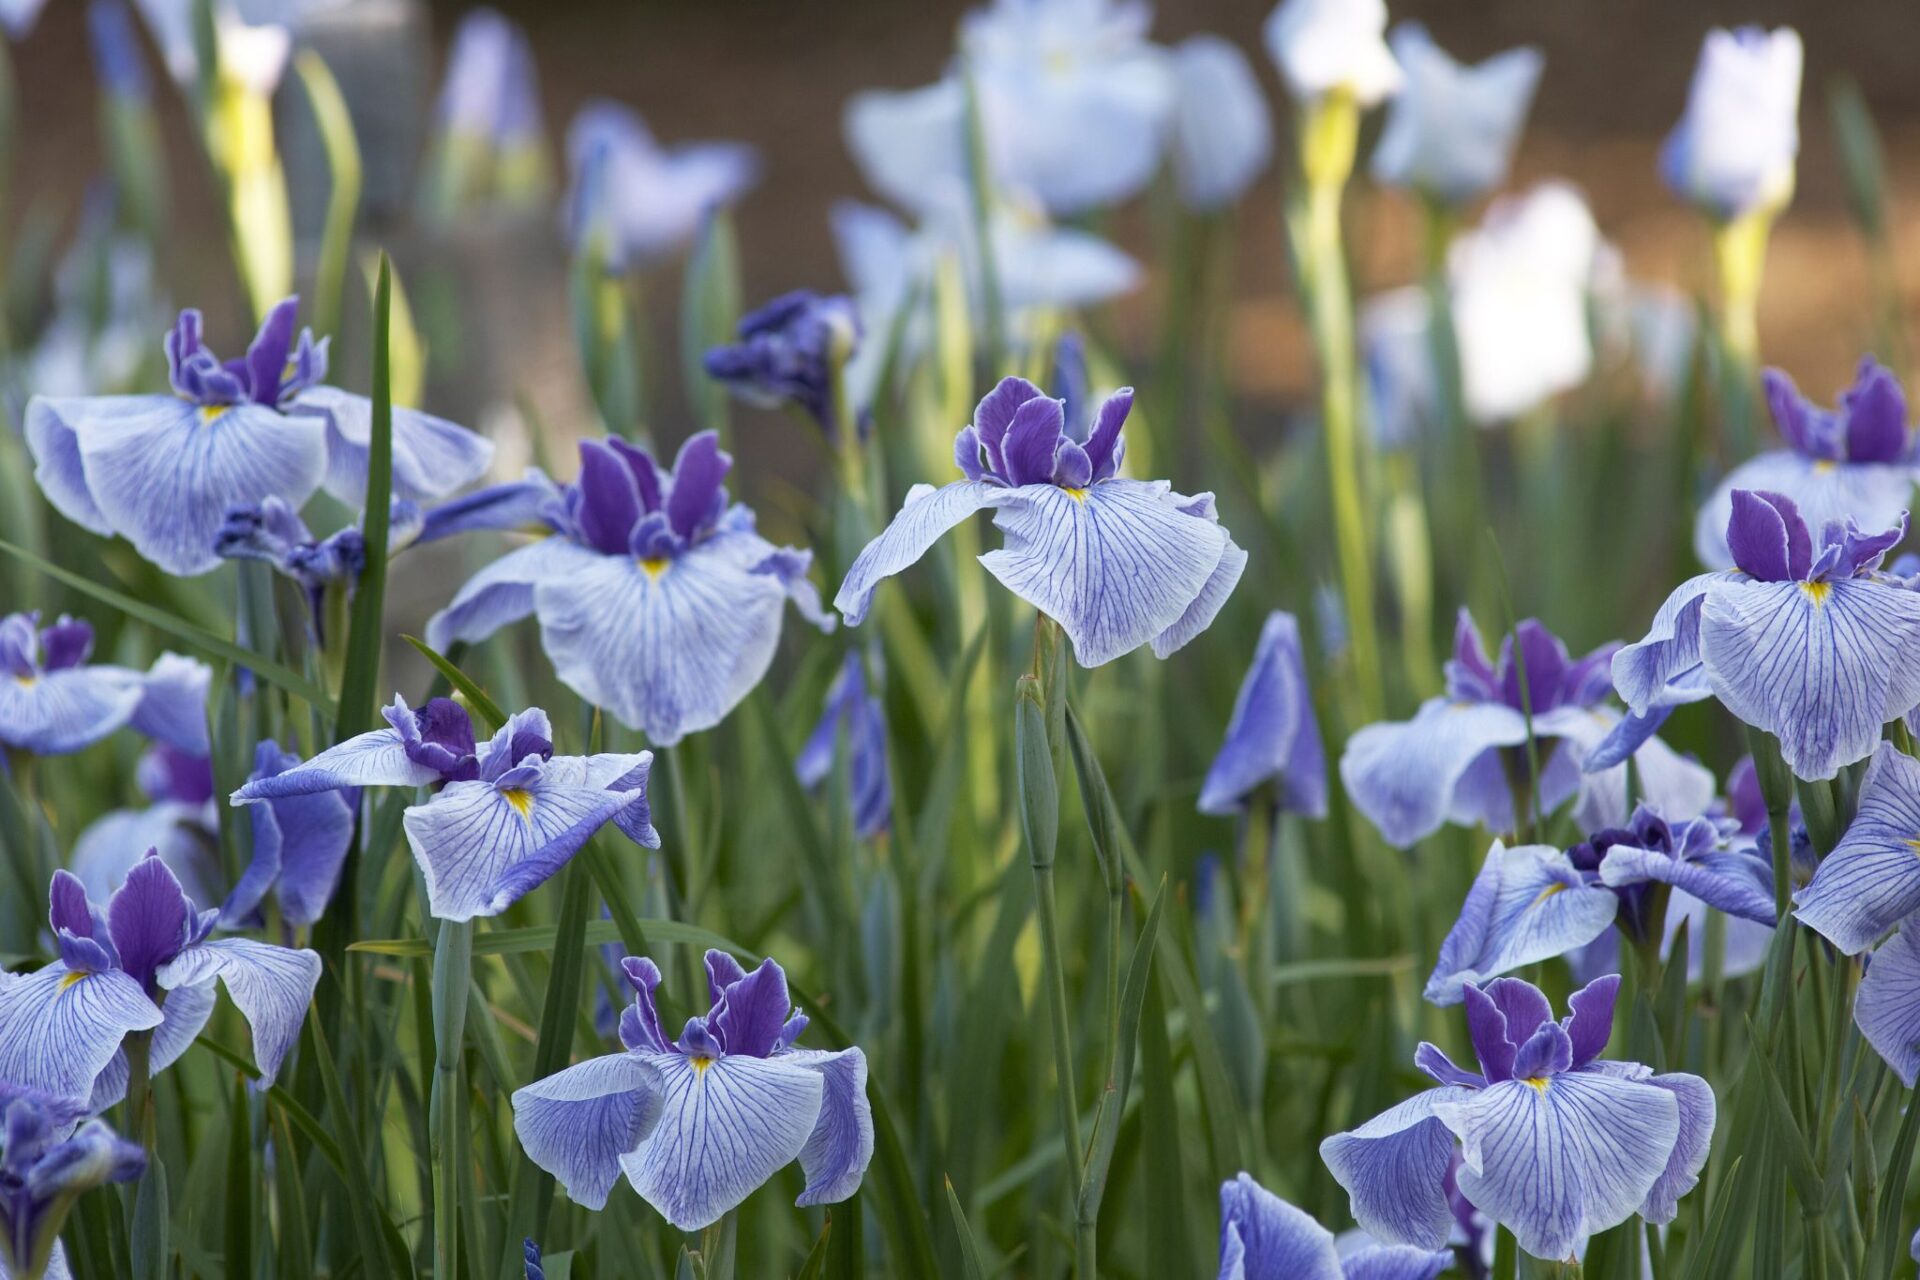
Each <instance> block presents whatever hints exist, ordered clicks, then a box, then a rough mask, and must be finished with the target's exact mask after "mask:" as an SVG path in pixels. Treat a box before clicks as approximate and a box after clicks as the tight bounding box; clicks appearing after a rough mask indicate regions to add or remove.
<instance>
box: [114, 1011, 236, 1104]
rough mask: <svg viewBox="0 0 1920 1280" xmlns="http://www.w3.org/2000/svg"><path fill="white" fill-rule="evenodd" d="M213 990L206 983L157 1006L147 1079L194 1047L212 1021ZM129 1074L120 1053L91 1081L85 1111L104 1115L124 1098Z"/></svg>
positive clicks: (127, 1065)
mask: <svg viewBox="0 0 1920 1280" xmlns="http://www.w3.org/2000/svg"><path fill="white" fill-rule="evenodd" d="M213 988H214V984H213V982H212V981H211V980H208V981H206V982H202V983H198V984H196V985H194V986H191V987H181V988H180V989H179V990H177V991H169V992H167V996H166V999H165V1000H163V1001H161V1002H160V1017H161V1022H160V1025H159V1026H157V1027H155V1028H154V1029H153V1042H152V1043H151V1044H150V1045H148V1046H147V1075H148V1076H149V1077H150V1078H151V1077H153V1076H157V1075H159V1074H160V1073H161V1072H162V1071H165V1070H166V1069H167V1068H168V1067H170V1066H172V1065H173V1064H174V1063H176V1062H178V1061H179V1060H180V1056H181V1055H182V1054H184V1053H186V1051H187V1050H188V1049H191V1048H192V1047H193V1042H194V1041H195V1040H196V1039H198V1038H199V1036H200V1033H201V1032H202V1031H204V1030H206V1026H207V1021H208V1019H210V1018H212V1017H213V1006H214V1005H215V1003H217V1001H218V998H219V997H218V994H217V993H216V992H215V991H214V989H213ZM131 1074H132V1073H131V1069H130V1067H129V1064H128V1062H127V1051H126V1050H125V1049H122V1050H120V1051H119V1052H118V1053H115V1054H114V1055H113V1061H112V1062H109V1063H108V1064H107V1065H106V1068H105V1069H104V1070H102V1071H101V1072H100V1074H99V1075H97V1076H95V1077H94V1078H93V1099H92V1101H91V1102H89V1103H88V1104H87V1109H88V1110H90V1111H95V1112H100V1111H105V1110H106V1109H107V1108H108V1107H111V1106H112V1105H114V1104H115V1103H116V1102H119V1101H120V1100H121V1099H122V1098H124V1097H126V1096H127V1078H128V1076H129V1075H131Z"/></svg>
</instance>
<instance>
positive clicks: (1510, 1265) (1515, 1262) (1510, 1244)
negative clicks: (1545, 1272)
mask: <svg viewBox="0 0 1920 1280" xmlns="http://www.w3.org/2000/svg"><path fill="white" fill-rule="evenodd" d="M1519 1270H1520V1242H1519V1241H1517V1240H1515V1239H1514V1238H1513V1233H1512V1232H1511V1231H1508V1230H1507V1229H1506V1228H1505V1227H1501V1226H1496V1227H1494V1229H1493V1280H1514V1277H1515V1276H1516V1275H1517V1274H1518V1273H1519Z"/></svg>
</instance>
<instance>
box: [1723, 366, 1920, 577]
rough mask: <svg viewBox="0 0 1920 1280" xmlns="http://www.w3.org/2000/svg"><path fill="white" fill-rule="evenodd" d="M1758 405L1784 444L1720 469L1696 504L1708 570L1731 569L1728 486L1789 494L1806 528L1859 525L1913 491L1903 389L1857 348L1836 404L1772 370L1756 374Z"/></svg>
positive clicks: (1885, 519) (1903, 504)
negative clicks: (1807, 393)
mask: <svg viewBox="0 0 1920 1280" xmlns="http://www.w3.org/2000/svg"><path fill="white" fill-rule="evenodd" d="M1761 381H1762V383H1763V384H1764V386H1765V389H1766V399H1767V408H1768V409H1769V410H1770V411H1771V413H1772V415H1773V422H1774V425H1775V426H1776V427H1777V428H1779V431H1780V435H1781V436H1782V437H1783V438H1784V439H1785V441H1786V444H1787V447H1786V448H1784V449H1774V450H1770V451H1769V452H1766V453H1762V454H1760V455H1759V456H1757V457H1754V458H1749V459H1748V460H1747V461H1745V462H1743V463H1741V464H1740V465H1739V466H1737V467H1735V468H1734V469H1733V470H1732V471H1730V472H1728V473H1727V476H1726V478H1725V479H1724V480H1722V481H1721V482H1720V484H1719V486H1718V487H1717V488H1716V489H1715V490H1714V491H1713V496H1712V497H1710V498H1708V499H1707V501H1706V502H1705V503H1704V504H1703V505H1702V506H1701V508H1700V512H1699V514H1698V516H1696V517H1695V520H1694V527H1693V548H1694V554H1695V555H1697V556H1698V557H1699V558H1700V563H1701V564H1703V565H1705V566H1706V567H1707V568H1709V569H1731V568H1733V567H1734V556H1733V551H1732V549H1731V547H1730V546H1729V545H1728V542H1727V522H1728V520H1729V519H1730V518H1731V517H1732V515H1733V493H1734V490H1736V489H1752V490H1756V491H1764V492H1769V493H1781V494H1785V495H1786V496H1787V497H1789V498H1791V499H1792V500H1793V503H1794V506H1795V507H1797V508H1798V509H1799V511H1800V517H1801V519H1803V520H1805V521H1806V522H1807V528H1809V529H1811V530H1813V531H1814V532H1815V533H1818V532H1819V531H1820V530H1821V529H1823V528H1825V527H1826V525H1827V523H1828V522H1829V521H1837V522H1839V523H1840V524H1842V525H1844V524H1845V523H1846V522H1847V521H1849V520H1851V521H1853V522H1854V523H1855V524H1857V525H1859V526H1860V527H1861V528H1863V529H1885V528H1887V527H1888V526H1890V525H1893V524H1897V523H1899V520H1900V516H1901V514H1902V513H1903V512H1904V511H1906V509H1907V507H1908V504H1909V502H1910V500H1911V498H1912V496H1913V477H1914V471H1913V461H1914V459H1913V436H1912V432H1911V430H1910V428H1909V426H1908V423H1907V395H1906V392H1905V391H1904V390H1903V389H1902V388H1901V386H1900V379H1899V377H1898V376H1896V375H1895V374H1894V372H1893V371H1892V370H1891V369H1888V368H1887V367H1886V366H1885V365H1883V364H1881V363H1880V362H1879V361H1877V360H1875V359H1874V358H1873V357H1872V356H1864V357H1862V358H1861V361H1860V368H1859V372H1858V373H1856V374H1855V375H1854V379H1853V385H1852V386H1851V387H1849V388H1848V389H1847V390H1845V391H1843V392H1841V393H1840V399H1839V404H1838V405H1837V407H1835V408H1832V409H1828V408H1824V407H1822V406H1820V405H1816V404H1813V403H1812V402H1810V401H1808V400H1807V399H1806V398H1805V397H1804V396H1802V395H1801V394H1800V391H1799V389H1798V388H1797V387H1795V386H1794V385H1793V379H1792V378H1790V377H1788V376H1787V375H1786V374H1785V373H1783V372H1781V371H1780V370H1778V369H1768V370H1767V371H1766V372H1765V373H1763V374H1762V375H1761Z"/></svg>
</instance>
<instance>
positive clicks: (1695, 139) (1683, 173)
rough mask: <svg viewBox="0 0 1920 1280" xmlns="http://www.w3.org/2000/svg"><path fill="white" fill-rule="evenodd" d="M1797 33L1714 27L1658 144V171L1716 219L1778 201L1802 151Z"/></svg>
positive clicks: (1789, 190)
mask: <svg viewBox="0 0 1920 1280" xmlns="http://www.w3.org/2000/svg"><path fill="white" fill-rule="evenodd" d="M1800 64H1801V48H1800V35H1799V33H1798V32H1796V31H1795V30H1794V29H1793V28H1792V27H1780V28H1778V29H1776V30H1774V31H1772V32H1768V31H1765V30H1763V29H1761V28H1759V27H1741V28H1740V29H1739V30H1737V31H1724V30H1718V29H1716V30H1713V31H1709V32H1708V33H1707V40H1706V43H1705V44H1704V45H1703V46H1701V49H1700V62H1699V64H1698V65H1697V66H1695V68H1694V72H1693V86H1692V88H1691V89H1690V90H1689V91H1688V93H1687V111H1686V114H1685V115H1684V116H1682V117H1681V118H1680V123H1679V124H1677V125H1675V126H1674V129H1673V132H1672V133H1670V134H1668V135H1667V140H1666V142H1665V143H1664V144H1663V145H1662V146H1661V149H1660V174H1661V177H1662V178H1664V179H1665V180H1666V183H1667V185H1668V186H1669V187H1671V188H1673V190H1674V192H1675V193H1676V194H1677V195H1679V196H1681V197H1682V198H1683V199H1686V200H1690V201H1692V202H1693V203H1695V204H1697V205H1700V206H1701V207H1703V208H1705V209H1706V210H1707V211H1708V212H1710V213H1712V214H1714V215H1715V216H1716V217H1720V218H1736V217H1738V216H1740V215H1741V214H1743V213H1748V212H1751V211H1753V210H1756V209H1761V208H1768V207H1778V206H1780V205H1784V204H1785V203H1786V202H1787V200H1788V199H1789V198H1790V197H1791V196H1792V195H1793V163H1794V157H1795V156H1796V155H1797V154H1798V153H1799V150H1800V126H1799V121H1798V116H1799V111H1800Z"/></svg>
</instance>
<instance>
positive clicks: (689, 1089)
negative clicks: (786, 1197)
mask: <svg viewBox="0 0 1920 1280" xmlns="http://www.w3.org/2000/svg"><path fill="white" fill-rule="evenodd" d="M622 967H623V968H624V970H625V972H626V977H627V981H628V982H629V983H630V984H631V985H632V986H633V989H634V992H635V995H634V1002H633V1004H632V1005H631V1006H630V1007H629V1008H628V1009H627V1010H626V1011H625V1012H624V1013H623V1014H622V1015H621V1017H620V1043H621V1044H622V1045H623V1046H624V1049H623V1051H622V1052H619V1053H613V1054H608V1055H606V1056H604V1057H599V1058H589V1059H588V1060H587V1061H585V1062H581V1063H578V1064H576V1065H574V1066H571V1067H568V1068H567V1069H566V1070H565V1071H562V1072H559V1073H558V1074H556V1075H551V1076H548V1077H547V1078H546V1079H544V1080H537V1081H535V1082H534V1083H532V1084H530V1085H528V1086H526V1087H525V1088H523V1089H520V1090H517V1091H516V1092H515V1093H514V1095H513V1127H514V1132H516V1133H518V1134H519V1135H520V1145H521V1147H522V1148H523V1149H524V1150H525V1151H526V1153H527V1155H528V1157H529V1158H530V1159H531V1160H532V1161H533V1162H534V1163H535V1164H537V1165H539V1166H540V1167H541V1168H542V1169H545V1170H546V1171H547V1172H549V1173H551V1174H552V1175H553V1176H554V1177H555V1178H558V1179H559V1180H560V1185H561V1186H563V1187H565V1188H566V1189H567V1194H568V1195H569V1196H571V1197H572V1198H573V1199H574V1200H575V1201H576V1202H578V1203H580V1204H583V1205H585V1206H587V1207H588V1208H589V1209H600V1208H604V1207H605V1206H606V1203H607V1193H608V1192H610V1191H611V1190H613V1184H614V1183H615V1182H617V1181H618V1180H619V1178H620V1175H621V1173H622V1172H624V1173H625V1174H626V1176H627V1180H628V1181H629V1182H631V1183H632V1184H633V1189H634V1190H635V1191H637V1192H639V1193H640V1198H641V1199H643V1200H645V1201H646V1202H647V1203H648V1204H650V1205H652V1206H653V1207H654V1208H655V1209H656V1210H658V1211H659V1212H660V1215H661V1216H662V1217H664V1218H666V1220H667V1221H668V1222H670V1223H672V1224H673V1225H674V1226H675V1227H677V1228H679V1229H680V1230H682V1231H698V1230H700V1229H702V1228H703V1227H707V1226H710V1225H711V1224H713V1223H715V1222H717V1221H719V1220H720V1218H721V1217H722V1216H723V1215H724V1214H726V1212H727V1211H728V1210H730V1209H732V1208H734V1207H735V1206H737V1205H738V1204H740V1202H741V1201H743V1200H745V1199H746V1198H747V1197H748V1196H750V1195H752V1194H753V1193H754V1191H756V1190H757V1189H759V1187H760V1186H761V1184H763V1183H765V1182H766V1181H767V1179H769V1178H771V1177H772V1176H773V1175H774V1174H776V1173H778V1172H779V1171H780V1170H781V1169H783V1168H785V1167H786V1166H787V1165H789V1164H791V1163H793V1161H795V1160H796V1159H797V1160H799V1161H800V1167H801V1169H803V1170H804V1171H805V1172H806V1175H807V1185H806V1187H805V1189H804V1190H802V1191H801V1193H800V1198H799V1199H798V1200H797V1201H796V1202H795V1203H796V1204H799V1205H803V1206H804V1205H814V1204H831V1203H833V1202H835V1201H839V1200H844V1199H846V1198H847V1197H848V1196H851V1195H852V1194H853V1193H854V1192H855V1191H857V1190H858V1189H859V1187H860V1179H861V1177H862V1175H863V1174H865V1172H866V1168H867V1162H868V1161H869V1160H871V1159H872V1158H873V1113H872V1110H871V1108H870V1107H869V1106H868V1104H867V1059H866V1055H865V1054H863V1053H861V1051H860V1050H859V1049H857V1048H854V1049H842V1050H839V1051H838V1052H828V1051H824V1050H818V1049H798V1048H795V1047H794V1042H795V1041H796V1040H798V1039H799V1037H800V1033H801V1032H802V1031H804V1030H806V1026H807V1017H806V1015H805V1014H803V1013H799V1012H796V1011H795V1010H794V1009H793V1006H792V1005H791V1003H790V1002H789V1001H788V998H787V975H786V973H785V972H784V971H783V970H782V969H781V968H780V966H779V965H778V964H776V963H774V962H773V961H772V960H763V961H761V963H760V967H759V968H757V969H755V970H754V971H753V972H752V973H747V972H745V971H744V970H742V969H741V967H740V965H739V963H738V962H736V961H735V960H734V959H733V957H732V956H729V955H728V954H726V953H725V952H724V951H709V952H707V990H708V993H709V996H710V1002H711V1005H712V1007H711V1009H710V1010H709V1011H708V1012H707V1013H706V1014H705V1015H704V1016H699V1017H692V1018H689V1019H687V1024H686V1027H685V1029H684V1030H682V1031H681V1033H680V1038H679V1039H678V1040H669V1039H668V1038H667V1035H666V1032H665V1031H663V1030H662V1029H661V1026H660V1015H659V1012H658V1010H657V1009H656V1007H655V1005H654V989H655V988H656V987H658V986H659V985H660V970H659V969H658V968H657V967H655V965H654V963H653V961H651V960H647V959H643V958H633V957H629V958H628V959H627V960H626V961H625V962H624V963H623V966H622Z"/></svg>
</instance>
